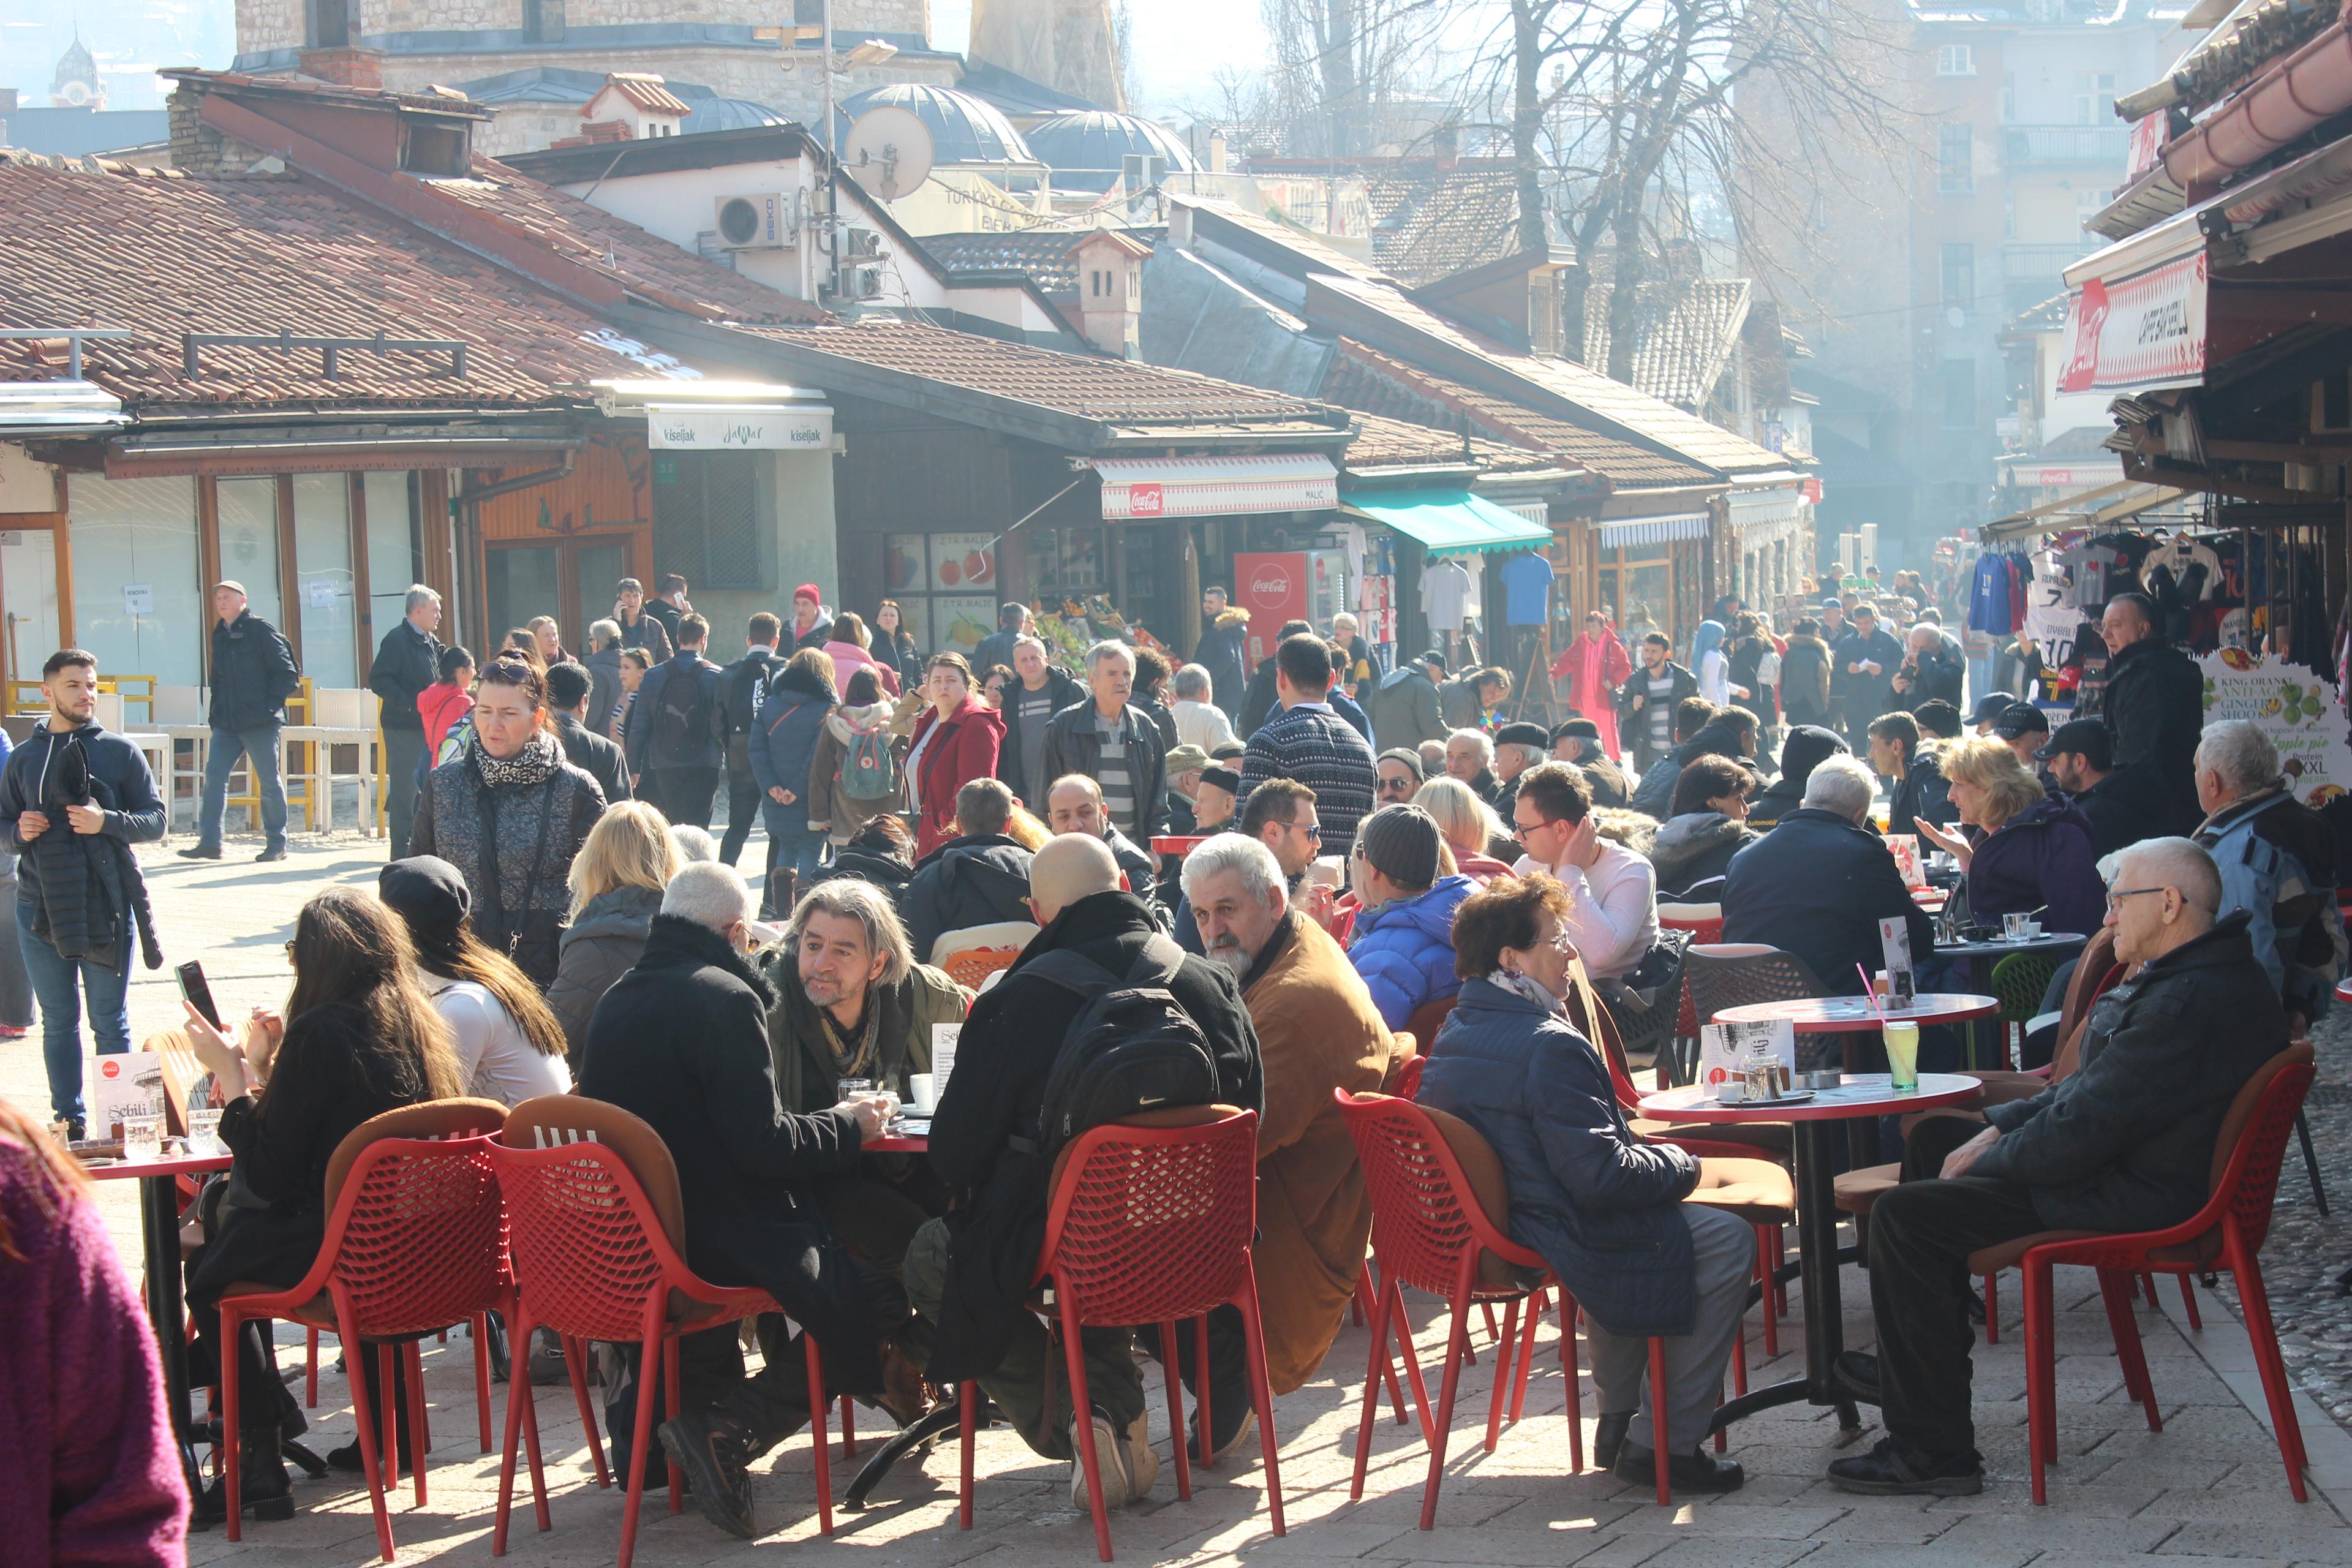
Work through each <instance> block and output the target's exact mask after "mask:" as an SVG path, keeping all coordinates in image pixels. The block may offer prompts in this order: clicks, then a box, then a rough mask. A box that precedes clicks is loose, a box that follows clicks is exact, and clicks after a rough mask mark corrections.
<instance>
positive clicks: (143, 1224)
mask: <svg viewBox="0 0 2352 1568" xmlns="http://www.w3.org/2000/svg"><path fill="white" fill-rule="evenodd" d="M80 1158H81V1159H82V1168H83V1169H84V1170H85V1171H86V1172H88V1173H89V1179H90V1180H91V1181H94V1182H137V1183H138V1184H139V1234H140V1252H141V1254H142V1262H143V1264H144V1265H145V1268H146V1270H147V1280H146V1287H147V1321H149V1322H150V1323H152V1324H153V1325H154V1329H155V1348H156V1350H157V1352H159V1353H160V1354H161V1355H162V1357H163V1413H164V1418H165V1419H166V1420H167V1421H169V1422H170V1423H171V1427H172V1441H173V1447H176V1448H177V1449H178V1450H179V1455H180V1468H182V1469H183V1470H184V1472H185V1473H186V1475H187V1479H188V1495H189V1496H190V1497H194V1496H196V1495H197V1494H198V1493H199V1492H201V1491H202V1490H203V1489H204V1488H203V1484H202V1478H201V1477H200V1475H199V1474H198V1472H197V1469H196V1452H195V1448H194V1445H193V1444H192V1443H191V1442H190V1440H189V1439H190V1434H191V1433H192V1432H193V1431H194V1416H193V1415H191V1413H190V1410H189V1405H188V1336H187V1331H186V1330H187V1320H186V1318H185V1317H184V1315H183V1311H182V1308H181V1304H180V1191H179V1182H180V1178H181V1177H183V1176H197V1175H203V1174H205V1173H208V1172H212V1171H226V1170H227V1169H228V1167H229V1156H228V1155H226V1154H182V1155H173V1156H169V1157H166V1158H163V1159H156V1160H142V1161H139V1162H137V1163H131V1162H128V1161H123V1160H110V1161H95V1162H94V1161H92V1160H90V1159H89V1158H87V1157H80Z"/></svg>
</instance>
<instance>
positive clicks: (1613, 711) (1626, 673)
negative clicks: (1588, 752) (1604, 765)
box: [1551, 610, 1633, 763]
mask: <svg viewBox="0 0 2352 1568" xmlns="http://www.w3.org/2000/svg"><path fill="white" fill-rule="evenodd" d="M1551 678H1552V679H1554V680H1556V681H1557V680H1565V681H1567V682H1568V701H1569V706H1570V707H1571V708H1574V709H1575V710H1577V712H1579V713H1580V714H1581V715H1583V716H1584V717H1585V718H1587V719H1590V720H1591V721H1593V722H1594V723H1595V724H1598V725H1600V726H1601V747H1602V748H1603V749H1604V750H1605V751H1607V752H1608V753H1609V760H1610V761H1611V762H1612V763H1613V762H1615V761H1617V760H1618V752H1617V689H1618V688H1619V687H1621V686H1622V685H1624V684H1625V682H1626V681H1628V680H1630V679H1633V658H1632V656H1630V655H1629V654H1627V653H1626V651H1625V644H1624V643H1623V641H1622V640H1621V639H1620V638H1619V637H1618V636H1617V632H1616V628H1615V627H1613V626H1611V625H1610V624H1609V617H1608V616H1604V615H1602V614H1601V612H1600V611H1599V610H1594V611H1592V612H1591V614H1590V615H1587V616H1585V617H1584V631H1583V634H1582V635H1581V636H1580V637H1578V638H1577V639H1576V640H1575V641H1574V642H1572V643H1570V644H1569V645H1568V651H1567V652H1566V653H1563V654H1561V655H1560V656H1559V658H1556V659H1554V660H1552V665H1551Z"/></svg>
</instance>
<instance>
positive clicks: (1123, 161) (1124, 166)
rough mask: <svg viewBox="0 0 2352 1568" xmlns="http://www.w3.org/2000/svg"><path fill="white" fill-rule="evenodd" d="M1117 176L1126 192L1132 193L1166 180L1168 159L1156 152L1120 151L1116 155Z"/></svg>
mask: <svg viewBox="0 0 2352 1568" xmlns="http://www.w3.org/2000/svg"><path fill="white" fill-rule="evenodd" d="M1118 177H1119V183H1120V184H1123V185H1125V186H1126V187H1127V194H1128V195H1136V194H1138V193H1139V192H1140V191H1143V190H1145V189H1146V188H1148V187H1150V186H1152V185H1157V184H1163V183H1165V182H1166V180H1167V178H1168V160H1167V159H1165V158H1163V157H1161V156H1160V154H1159V153H1120V154H1119V157H1118Z"/></svg>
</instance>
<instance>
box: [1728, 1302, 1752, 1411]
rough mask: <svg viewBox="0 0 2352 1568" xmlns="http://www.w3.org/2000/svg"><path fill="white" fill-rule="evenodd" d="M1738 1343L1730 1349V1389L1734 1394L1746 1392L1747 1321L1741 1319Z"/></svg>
mask: <svg viewBox="0 0 2352 1568" xmlns="http://www.w3.org/2000/svg"><path fill="white" fill-rule="evenodd" d="M1738 1335H1739V1339H1738V1343H1736V1344H1734V1345H1733V1346H1732V1347H1731V1389H1732V1392H1733V1393H1735V1394H1745V1393H1747V1392H1748V1320H1747V1319H1746V1318H1744V1317H1743V1318H1741V1319H1740V1320H1739V1326H1738Z"/></svg>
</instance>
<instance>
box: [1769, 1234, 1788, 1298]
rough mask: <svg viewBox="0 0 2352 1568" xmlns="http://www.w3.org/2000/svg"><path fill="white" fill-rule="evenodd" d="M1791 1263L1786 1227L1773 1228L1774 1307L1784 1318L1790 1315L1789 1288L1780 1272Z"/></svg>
mask: <svg viewBox="0 0 2352 1568" xmlns="http://www.w3.org/2000/svg"><path fill="white" fill-rule="evenodd" d="M1788 1262H1789V1235H1788V1229H1787V1227H1786V1226H1777V1225H1776V1226H1773V1227H1772V1306H1773V1310H1775V1311H1777V1312H1779V1313H1780V1316H1782V1317H1784V1318H1785V1317H1787V1316H1788V1315H1789V1287H1788V1284H1787V1282H1786V1281H1784V1280H1782V1279H1781V1278H1780V1270H1781V1269H1782V1268H1785V1267H1787V1265H1788Z"/></svg>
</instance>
